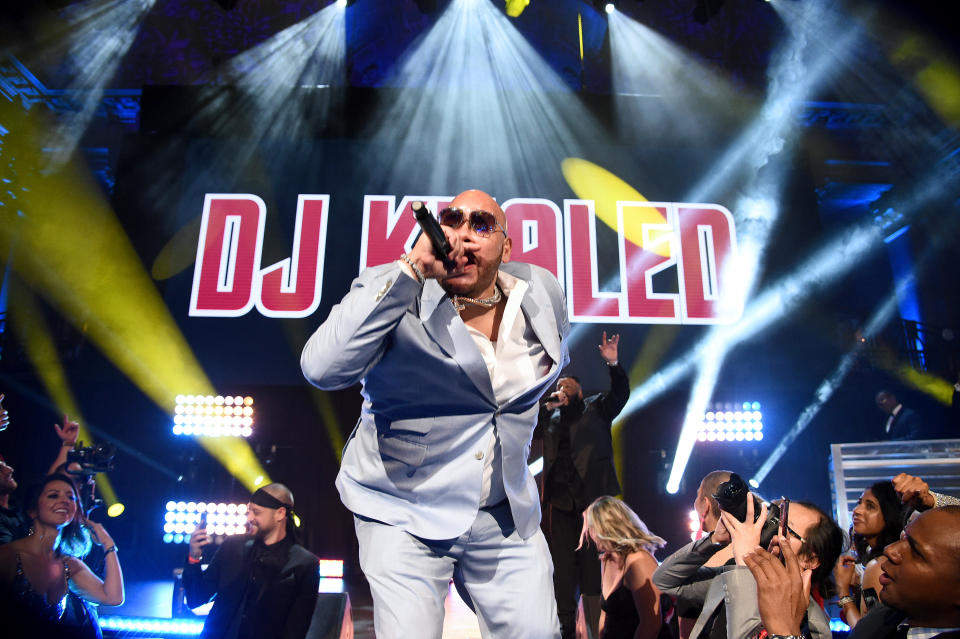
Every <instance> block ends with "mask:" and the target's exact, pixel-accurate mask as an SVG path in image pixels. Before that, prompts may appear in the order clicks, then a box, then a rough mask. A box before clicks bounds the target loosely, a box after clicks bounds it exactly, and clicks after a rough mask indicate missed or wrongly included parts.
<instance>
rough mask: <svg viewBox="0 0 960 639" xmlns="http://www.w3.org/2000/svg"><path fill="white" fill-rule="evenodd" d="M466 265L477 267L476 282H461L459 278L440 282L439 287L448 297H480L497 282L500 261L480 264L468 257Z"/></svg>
mask: <svg viewBox="0 0 960 639" xmlns="http://www.w3.org/2000/svg"><path fill="white" fill-rule="evenodd" d="M468 260H470V261H468V264H474V265H476V267H477V280H476V282H475V283H473V284H467V283H465V282H461V281H460V280H461V278H452V279H443V280H440V287H441V288H442V289H443V290H445V291H446V292H447V293H449V294H450V295H459V296H460V297H480V296H481V295H483V293H484V292H485V291H486V290H487V289H488V288H490V286H491V285H492V284H493V283H494V282H496V281H497V271H498V270H499V268H500V260H499V259H498V260H496V263H491V264H480V263H478V262H477V261H476V258H475V257H473V256H468Z"/></svg>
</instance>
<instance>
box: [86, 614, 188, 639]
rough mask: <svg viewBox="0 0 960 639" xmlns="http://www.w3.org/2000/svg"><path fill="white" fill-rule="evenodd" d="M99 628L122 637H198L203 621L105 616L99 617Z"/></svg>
mask: <svg viewBox="0 0 960 639" xmlns="http://www.w3.org/2000/svg"><path fill="white" fill-rule="evenodd" d="M99 621H100V627H101V628H103V629H104V630H111V631H115V632H117V633H118V634H122V635H123V636H131V635H146V636H156V635H158V634H159V635H164V636H167V635H183V636H194V635H199V634H200V632H201V631H202V630H203V620H202V619H200V620H194V619H162V618H147V617H122V616H119V615H117V616H114V615H105V616H103V617H100V620H99Z"/></svg>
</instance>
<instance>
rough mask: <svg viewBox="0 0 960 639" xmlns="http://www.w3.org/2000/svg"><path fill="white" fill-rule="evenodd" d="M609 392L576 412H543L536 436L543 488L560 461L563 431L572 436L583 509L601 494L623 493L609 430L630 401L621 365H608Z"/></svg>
mask: <svg viewBox="0 0 960 639" xmlns="http://www.w3.org/2000/svg"><path fill="white" fill-rule="evenodd" d="M608 368H609V369H610V390H609V391H608V392H606V393H598V394H596V395H591V396H589V397H586V398H584V400H583V402H582V404H580V409H579V410H576V411H571V410H564V411H561V409H559V408H556V409H554V410H552V411H548V410H546V409H544V410H541V411H540V420H539V422H538V424H537V429H536V431H535V432H534V437H542V438H543V478H544V486H545V487H546V485H547V484H546V482H547V481H548V479H549V477H550V471H551V469H552V468H553V465H554V464H555V463H556V461H557V449H558V445H559V440H560V435H561V429H565V428H568V429H569V433H570V454H571V457H572V461H573V466H574V468H575V469H576V472H577V475H578V476H579V482H577V483H576V491H575V493H576V494H574V500H575V501H576V507H577V509H578V510H583V509H584V508H586V507H587V506H589V505H590V503H591V502H592V501H593V500H594V499H596V498H597V497H600V496H601V495H618V494H620V483H619V482H618V481H617V473H616V469H615V468H614V466H613V442H612V439H611V437H610V427H611V425H612V423H613V420H614V419H615V418H616V416H617V415H619V414H620V411H621V410H623V407H624V406H626V404H627V400H628V399H630V380H629V378H628V377H627V372H626V371H625V370H623V367H622V366H620V365H619V364H618V365H616V366H609V367H608Z"/></svg>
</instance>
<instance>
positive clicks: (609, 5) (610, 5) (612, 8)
mask: <svg viewBox="0 0 960 639" xmlns="http://www.w3.org/2000/svg"><path fill="white" fill-rule="evenodd" d="M603 10H604V11H606V12H607V14H608V15H609V14H611V13H613V12H614V11H616V10H617V5H615V4H614V3H612V2H608V3H607V4H606V5H605V6H604V7H603Z"/></svg>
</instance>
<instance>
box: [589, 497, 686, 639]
mask: <svg viewBox="0 0 960 639" xmlns="http://www.w3.org/2000/svg"><path fill="white" fill-rule="evenodd" d="M588 542H592V543H594V544H595V545H596V546H597V550H599V551H600V566H601V586H602V595H603V599H602V603H601V611H602V612H601V614H600V638H601V639H654V638H655V637H658V636H663V637H668V636H670V634H669V630H668V628H667V626H666V625H665V624H664V623H663V622H662V620H661V616H660V612H661V611H660V591H659V590H658V589H657V587H656V586H655V585H653V581H652V579H651V578H652V577H653V573H654V571H655V570H656V569H657V560H656V559H655V558H654V556H653V553H655V552H656V551H657V549H658V548H662V547H663V546H665V545H666V543H667V542H665V541H664V540H663V539H661V538H660V537H657V536H656V535H654V534H653V533H651V532H650V530H649V529H648V528H647V526H646V524H644V523H643V521H641V520H640V517H638V516H637V513H635V512H633V511H632V510H631V509H630V507H629V506H627V505H626V504H625V503H623V502H622V501H620V500H619V499H617V498H616V497H600V498H598V499H596V500H595V501H594V502H593V503H592V504H590V506H588V507H587V509H586V511H584V513H583V531H582V532H581V533H580V546H583V544H584V543H588ZM661 633H664V634H661Z"/></svg>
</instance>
